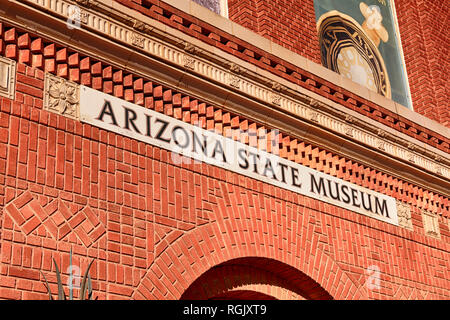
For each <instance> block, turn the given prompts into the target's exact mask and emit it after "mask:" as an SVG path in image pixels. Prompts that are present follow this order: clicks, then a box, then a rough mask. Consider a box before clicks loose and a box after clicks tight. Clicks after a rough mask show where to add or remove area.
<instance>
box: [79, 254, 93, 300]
mask: <svg viewBox="0 0 450 320" xmlns="http://www.w3.org/2000/svg"><path fill="white" fill-rule="evenodd" d="M93 262H94V259H92V260H91V262H90V263H89V266H88V268H87V269H86V272H85V273H84V276H83V280H82V282H81V289H80V300H84V297H85V295H86V285H87V283H86V280H87V277H88V274H89V269H90V268H91V266H92V263H93Z"/></svg>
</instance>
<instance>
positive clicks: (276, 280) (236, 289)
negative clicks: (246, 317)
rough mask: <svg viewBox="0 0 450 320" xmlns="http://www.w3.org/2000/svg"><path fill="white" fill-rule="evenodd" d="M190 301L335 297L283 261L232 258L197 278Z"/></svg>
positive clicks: (190, 289) (189, 291) (188, 296)
mask: <svg viewBox="0 0 450 320" xmlns="http://www.w3.org/2000/svg"><path fill="white" fill-rule="evenodd" d="M181 299H187V300H197V299H201V300H206V299H211V300H273V299H280V300H304V299H307V300H332V299H333V297H332V296H331V295H330V294H329V293H328V292H327V291H326V290H325V289H324V288H322V286H321V285H320V284H318V283H317V282H316V281H314V280H313V279H311V278H310V277H308V276H307V275H306V274H304V273H303V272H301V271H299V270H297V269H295V268H294V267H292V266H289V265H287V264H285V263H283V262H280V261H277V260H274V259H269V258H261V257H245V258H237V259H232V260H229V261H226V262H223V263H221V264H218V265H216V266H214V267H212V268H210V269H209V270H208V271H206V272H205V273H203V274H202V275H201V276H200V277H198V278H197V279H196V280H195V281H194V282H193V283H192V284H191V285H190V286H189V287H188V288H187V289H186V291H185V292H184V293H183V295H182V296H181Z"/></svg>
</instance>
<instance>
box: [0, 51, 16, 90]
mask: <svg viewBox="0 0 450 320" xmlns="http://www.w3.org/2000/svg"><path fill="white" fill-rule="evenodd" d="M15 87H16V62H15V61H13V60H10V59H7V58H3V57H0V96H2V97H6V98H9V99H14V93H15Z"/></svg>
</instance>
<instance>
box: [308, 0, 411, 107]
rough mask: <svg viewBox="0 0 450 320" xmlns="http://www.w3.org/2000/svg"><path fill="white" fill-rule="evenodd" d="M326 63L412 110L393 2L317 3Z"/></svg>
mask: <svg viewBox="0 0 450 320" xmlns="http://www.w3.org/2000/svg"><path fill="white" fill-rule="evenodd" d="M314 6H315V10H316V19H317V30H318V35H319V44H320V48H321V55H322V64H323V65H324V66H325V67H327V68H329V69H331V70H333V71H335V72H337V73H339V74H341V75H343V76H345V77H347V78H349V79H350V80H352V81H354V82H356V83H358V84H360V85H362V86H365V87H366V88H368V89H370V90H372V91H375V92H378V93H379V94H381V95H383V96H385V97H387V98H390V99H392V100H394V101H396V102H398V103H400V104H402V105H404V106H406V107H409V108H411V103H410V97H409V90H408V86H407V81H406V72H405V69H404V65H403V59H402V58H401V51H400V47H399V42H398V39H397V33H396V32H395V28H394V25H395V22H394V21H395V20H394V17H393V14H392V8H391V4H390V2H389V1H384V0H383V1H380V0H365V1H364V2H361V1H359V0H342V1H332V0H315V1H314Z"/></svg>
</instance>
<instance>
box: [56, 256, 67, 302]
mask: <svg viewBox="0 0 450 320" xmlns="http://www.w3.org/2000/svg"><path fill="white" fill-rule="evenodd" d="M53 263H54V264H55V269H56V280H57V281H58V300H66V294H65V293H64V288H63V285H62V282H61V274H60V273H59V269H58V265H57V264H56V261H55V259H54V258H53Z"/></svg>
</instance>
